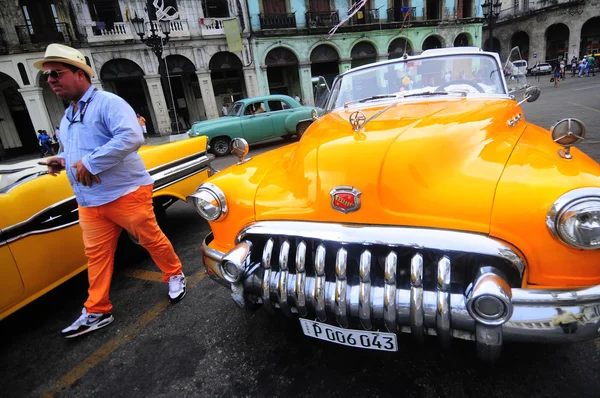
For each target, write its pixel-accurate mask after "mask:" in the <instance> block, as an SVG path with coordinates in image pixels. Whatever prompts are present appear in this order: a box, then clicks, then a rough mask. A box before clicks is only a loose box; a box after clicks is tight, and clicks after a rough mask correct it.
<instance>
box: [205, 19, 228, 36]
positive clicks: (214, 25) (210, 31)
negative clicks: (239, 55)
mask: <svg viewBox="0 0 600 398" xmlns="http://www.w3.org/2000/svg"><path fill="white" fill-rule="evenodd" d="M224 19H226V18H200V32H202V36H222V35H224V34H225V30H224V29H223V20H224Z"/></svg>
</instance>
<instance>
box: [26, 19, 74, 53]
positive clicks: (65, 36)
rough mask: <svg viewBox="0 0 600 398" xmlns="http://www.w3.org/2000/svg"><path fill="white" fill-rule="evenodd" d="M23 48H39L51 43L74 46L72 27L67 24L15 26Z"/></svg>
mask: <svg viewBox="0 0 600 398" xmlns="http://www.w3.org/2000/svg"><path fill="white" fill-rule="evenodd" d="M15 30H16V31H17V37H18V38H19V43H20V44H21V47H24V48H29V47H37V46H39V45H45V44H49V43H64V44H67V45H72V43H73V42H74V41H75V40H74V37H73V35H72V34H71V27H70V26H69V24H67V23H66V22H58V23H55V24H47V25H42V24H39V25H17V26H15Z"/></svg>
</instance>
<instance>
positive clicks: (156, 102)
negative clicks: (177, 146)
mask: <svg viewBox="0 0 600 398" xmlns="http://www.w3.org/2000/svg"><path fill="white" fill-rule="evenodd" d="M144 79H145V80H146V86H147V87H148V94H149V97H150V101H151V102H152V109H154V118H155V120H156V125H155V126H154V128H155V129H156V132H157V133H158V134H160V135H161V136H163V135H171V118H170V116H169V108H168V107H167V101H166V100H165V93H164V91H163V88H162V84H161V82H160V75H145V76H144Z"/></svg>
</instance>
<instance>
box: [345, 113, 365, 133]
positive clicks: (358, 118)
mask: <svg viewBox="0 0 600 398" xmlns="http://www.w3.org/2000/svg"><path fill="white" fill-rule="evenodd" d="M348 121H349V122H350V125H351V126H352V128H353V129H354V131H358V130H360V129H361V128H362V126H364V125H365V123H366V122H367V117H366V116H365V114H364V113H363V112H362V111H354V112H352V114H350V117H349V118H348Z"/></svg>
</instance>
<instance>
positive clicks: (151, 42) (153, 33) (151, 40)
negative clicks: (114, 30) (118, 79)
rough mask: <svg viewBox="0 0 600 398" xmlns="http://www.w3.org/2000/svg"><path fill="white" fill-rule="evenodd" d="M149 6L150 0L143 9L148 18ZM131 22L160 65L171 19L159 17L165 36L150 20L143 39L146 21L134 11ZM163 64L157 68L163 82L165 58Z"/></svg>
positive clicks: (164, 79)
mask: <svg viewBox="0 0 600 398" xmlns="http://www.w3.org/2000/svg"><path fill="white" fill-rule="evenodd" d="M151 7H154V6H153V5H152V1H151V0H148V1H147V4H146V9H145V10H146V13H147V14H148V19H149V20H150V14H149V10H151V9H152V8H151ZM131 23H132V24H133V29H134V30H135V33H136V34H137V35H138V36H139V37H140V40H141V41H142V42H143V43H144V44H146V45H147V46H148V47H150V49H152V52H153V53H154V55H156V57H157V58H158V63H159V65H160V62H161V61H162V60H163V47H164V45H165V44H167V43H168V41H169V34H170V33H171V21H169V20H164V19H161V20H159V21H158V25H160V31H161V32H162V33H163V34H164V35H165V37H161V36H160V35H159V34H158V31H157V26H156V24H155V22H154V21H152V20H150V35H148V37H146V38H145V39H144V35H145V34H146V33H147V31H146V23H145V21H144V18H139V17H138V16H137V13H136V14H135V18H131ZM164 64H165V65H164V68H160V67H159V68H158V71H159V74H160V78H161V81H163V82H164V81H166V79H167V77H166V70H167V60H166V59H165V60H164ZM168 83H169V85H170V82H168ZM174 107H175V104H173V108H174ZM174 116H175V121H176V122H177V129H178V130H179V122H178V120H177V114H175V115H174Z"/></svg>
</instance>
